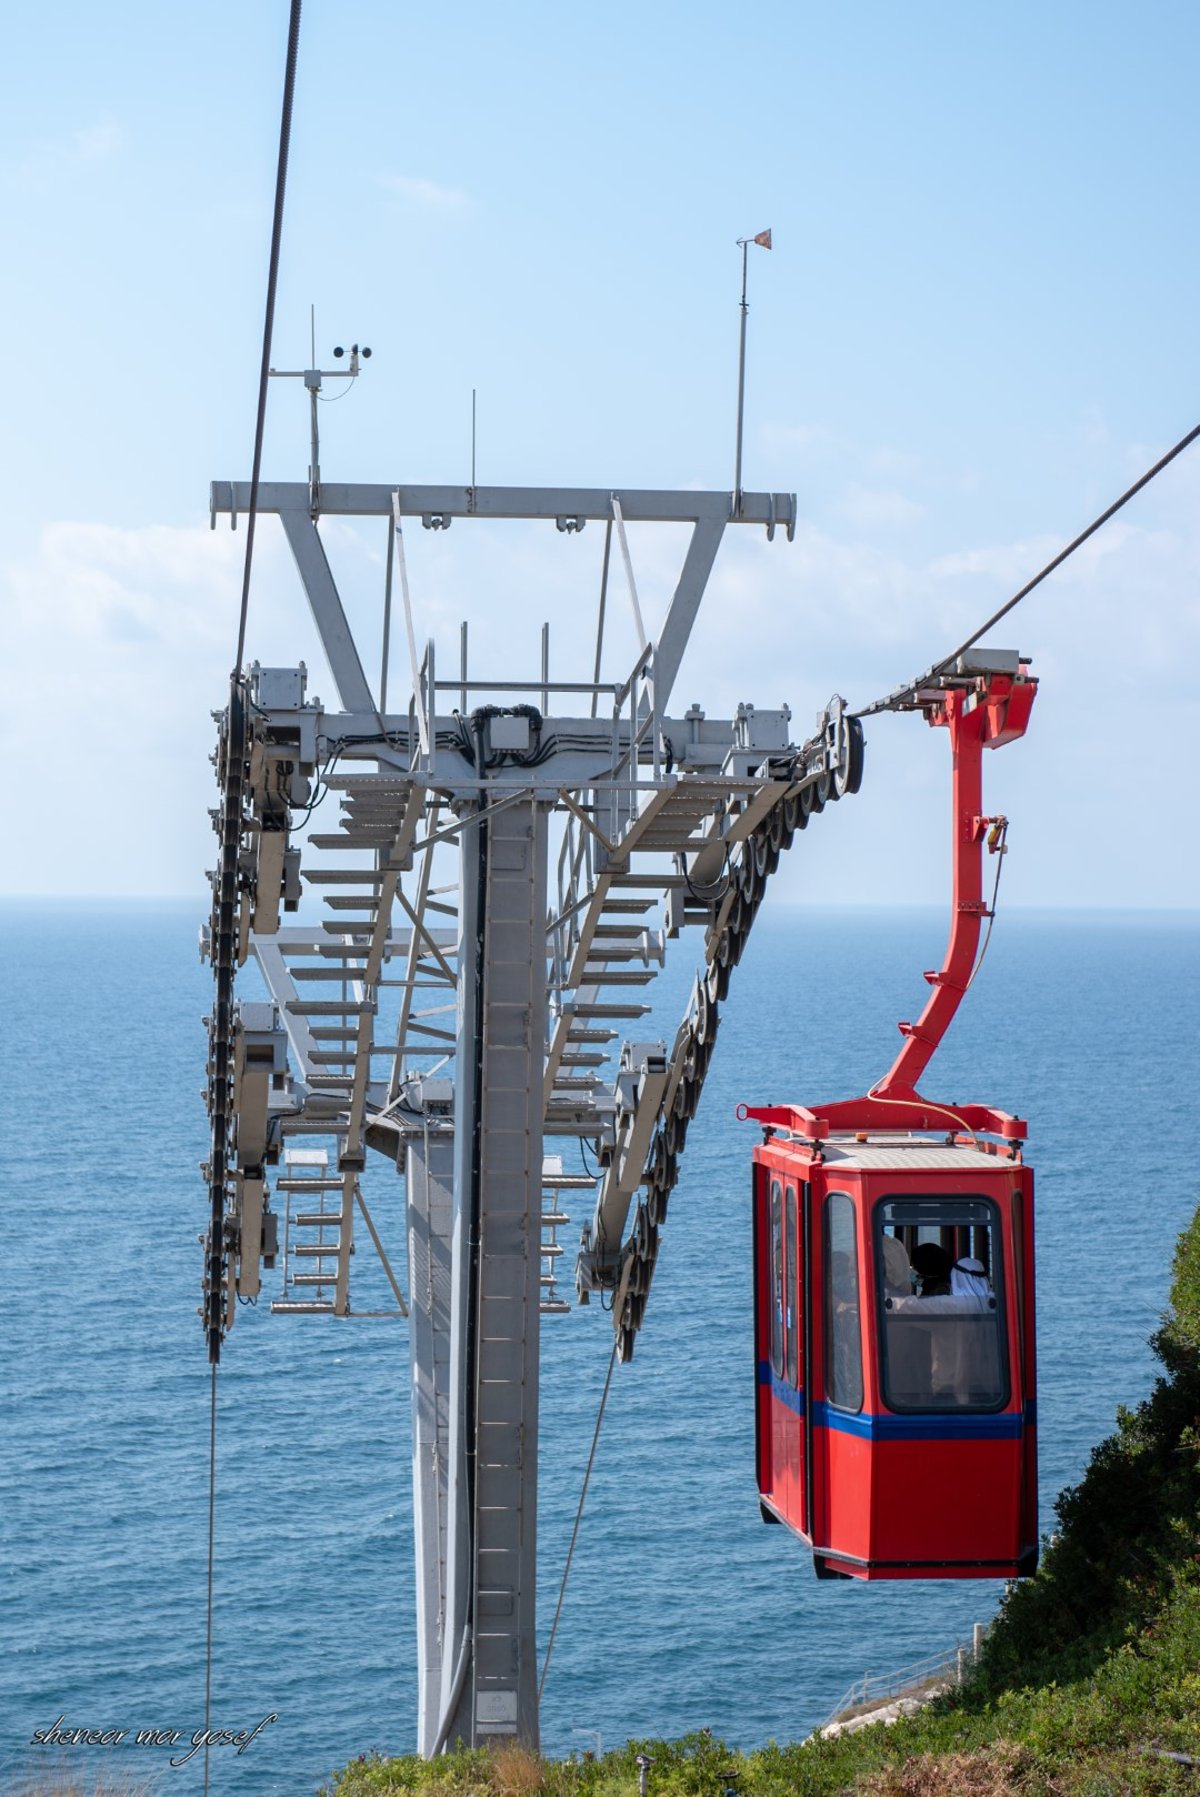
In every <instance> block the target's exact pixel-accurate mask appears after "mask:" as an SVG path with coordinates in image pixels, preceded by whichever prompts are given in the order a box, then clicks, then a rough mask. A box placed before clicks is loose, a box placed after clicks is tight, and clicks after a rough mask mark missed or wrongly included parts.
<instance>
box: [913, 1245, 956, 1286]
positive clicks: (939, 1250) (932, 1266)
mask: <svg viewBox="0 0 1200 1797" xmlns="http://www.w3.org/2000/svg"><path fill="white" fill-rule="evenodd" d="M912 1264H913V1268H914V1271H915V1272H916V1273H917V1274H919V1276H920V1280H921V1292H920V1295H921V1297H922V1298H948V1297H949V1296H950V1290H951V1286H950V1275H951V1266H952V1263H951V1260H950V1256H949V1254H948V1253H947V1251H946V1249H945V1248H943V1247H942V1245H941V1243H940V1242H918V1243H917V1245H916V1247H915V1248H914V1249H913V1257H912Z"/></svg>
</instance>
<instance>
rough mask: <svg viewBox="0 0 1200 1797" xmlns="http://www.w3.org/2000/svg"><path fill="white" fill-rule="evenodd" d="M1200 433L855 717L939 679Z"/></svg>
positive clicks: (1197, 431) (1199, 433)
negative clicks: (973, 626) (968, 629)
mask: <svg viewBox="0 0 1200 1797" xmlns="http://www.w3.org/2000/svg"><path fill="white" fill-rule="evenodd" d="M1197 437H1200V424H1197V425H1196V426H1195V427H1194V428H1193V429H1192V430H1190V431H1189V432H1188V434H1187V436H1186V437H1181V438H1180V439H1179V441H1178V443H1176V444H1175V445H1174V447H1173V448H1171V449H1168V451H1167V453H1166V455H1164V456H1161V457H1160V458H1159V460H1158V461H1157V462H1155V464H1154V466H1153V467H1152V468H1147V470H1146V472H1145V473H1144V474H1143V475H1141V476H1140V477H1139V478H1138V479H1137V480H1135V481H1134V483H1133V485H1132V486H1131V487H1128V488H1126V490H1125V492H1124V493H1122V494H1121V497H1120V498H1119V499H1116V500H1114V501H1113V503H1112V505H1110V506H1109V507H1108V508H1107V509H1106V510H1105V511H1103V512H1101V514H1100V516H1099V517H1098V518H1093V520H1092V522H1091V523H1090V524H1089V525H1088V527H1087V529H1086V530H1081V531H1080V533H1079V535H1078V536H1077V537H1072V539H1071V541H1070V542H1069V543H1068V544H1067V546H1066V548H1065V549H1060V550H1059V552H1058V554H1057V555H1056V556H1055V557H1054V558H1053V560H1052V561H1048V562H1047V563H1046V566H1045V567H1044V568H1043V569H1042V570H1041V572H1040V573H1038V574H1035V575H1034V577H1033V579H1032V580H1027V581H1026V583H1025V585H1024V586H1023V587H1022V588H1021V589H1020V591H1019V592H1017V593H1014V594H1013V596H1012V598H1011V599H1007V600H1005V602H1004V604H1003V605H1002V606H1001V607H1000V608H999V610H998V611H994V612H993V613H992V615H991V617H990V618H988V619H987V620H986V622H985V623H983V624H981V625H980V626H979V628H978V630H975V631H972V633H971V635H970V636H969V637H967V639H966V641H965V642H962V643H960V644H959V645H958V648H957V649H952V650H951V651H950V653H949V655H944V656H943V657H942V659H941V660H940V661H935V662H934V664H933V666H932V667H931V668H930V669H929V670H928V671H927V672H926V673H924V674H922V675H920V677H919V678H918V679H916V680H913V681H910V682H909V683H908V684H907V685H906V686H899V687H897V688H896V689H895V691H894V692H890V693H888V694H887V695H886V697H884V698H882V699H875V700H873V701H872V703H871V704H870V705H864V706H862V707H861V709H860V710H858V711H856V712H855V713H854V714H853V715H854V716H855V717H859V718H863V717H869V716H870V715H871V714H872V713H873V712H876V711H892V710H895V709H896V708H897V707H898V706H901V705H904V704H906V703H908V702H909V701H911V699H912V698H913V695H914V694H915V693H916V692H917V691H918V689H919V688H920V687H922V686H924V685H925V684H926V682H927V681H930V680H936V679H937V677H938V675H939V674H944V673H946V672H947V671H948V670H949V669H950V668H952V667H953V665H954V663H955V662H956V661H957V660H958V658H959V656H960V655H965V654H966V652H967V650H968V649H972V648H974V646H975V644H976V643H977V642H978V641H979V639H980V637H981V636H985V635H986V634H987V632H988V631H989V630H990V629H991V628H992V626H993V624H998V623H999V622H1000V620H1001V618H1003V617H1007V615H1008V613H1009V612H1010V611H1012V609H1013V607H1014V606H1017V605H1019V604H1020V603H1021V601H1022V599H1025V598H1027V597H1028V596H1029V594H1030V593H1032V592H1033V589H1034V588H1035V587H1038V586H1040V585H1041V584H1042V582H1043V580H1045V579H1046V577H1047V576H1048V575H1050V574H1053V573H1054V571H1055V569H1056V568H1061V567H1062V565H1063V563H1064V562H1065V561H1066V560H1067V558H1068V557H1069V556H1072V555H1074V553H1075V551H1076V550H1077V549H1080V548H1082V546H1083V544H1084V543H1086V542H1087V540H1088V538H1089V537H1091V536H1094V535H1095V534H1096V532H1097V531H1098V530H1099V529H1100V527H1101V525H1104V524H1107V523H1108V521H1109V519H1110V518H1115V517H1116V515H1117V513H1118V512H1119V511H1120V510H1121V507H1122V506H1124V505H1128V503H1129V501H1130V500H1131V499H1132V498H1133V497H1134V495H1135V494H1136V493H1140V492H1141V490H1142V488H1143V487H1147V486H1149V484H1150V482H1151V481H1152V480H1153V479H1154V478H1155V476H1156V475H1159V474H1161V473H1162V471H1163V469H1164V468H1166V467H1169V466H1170V464H1171V463H1172V462H1173V461H1174V460H1175V457H1176V456H1178V455H1182V454H1183V451H1184V450H1185V449H1187V448H1188V446H1189V444H1192V443H1194V442H1195V441H1196V439H1197Z"/></svg>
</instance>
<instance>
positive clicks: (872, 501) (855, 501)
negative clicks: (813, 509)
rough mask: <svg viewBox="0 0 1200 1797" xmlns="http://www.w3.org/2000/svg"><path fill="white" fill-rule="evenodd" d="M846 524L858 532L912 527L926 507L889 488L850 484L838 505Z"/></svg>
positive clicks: (852, 482) (922, 515)
mask: <svg viewBox="0 0 1200 1797" xmlns="http://www.w3.org/2000/svg"><path fill="white" fill-rule="evenodd" d="M838 512H839V514H840V515H841V516H842V517H843V518H845V519H846V521H847V523H848V524H853V525H856V526H857V527H858V528H859V529H861V530H873V529H875V528H880V527H881V528H884V529H887V528H890V527H891V526H894V525H904V524H913V523H915V522H916V520H917V519H918V518H923V517H924V516H925V508H924V506H922V505H918V504H917V502H916V500H915V499H909V498H907V497H906V496H905V495H904V494H903V493H897V492H896V491H895V490H894V489H892V488H886V487H863V486H860V485H859V483H858V482H857V481H851V483H850V485H849V486H848V487H847V488H846V491H845V493H844V494H843V495H842V498H841V501H840V503H839V505H838Z"/></svg>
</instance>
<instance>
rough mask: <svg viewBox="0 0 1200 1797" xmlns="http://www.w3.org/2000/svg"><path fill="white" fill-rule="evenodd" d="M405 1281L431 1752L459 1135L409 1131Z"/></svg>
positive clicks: (442, 1568) (425, 1722) (424, 1696)
mask: <svg viewBox="0 0 1200 1797" xmlns="http://www.w3.org/2000/svg"><path fill="white" fill-rule="evenodd" d="M406 1171H407V1176H408V1283H409V1316H410V1321H409V1343H410V1352H411V1355H412V1417H413V1534H414V1536H415V1544H416V1590H417V1751H418V1752H419V1753H421V1754H423V1755H424V1756H425V1757H426V1758H428V1757H429V1755H430V1754H432V1752H433V1751H434V1747H435V1745H436V1741H437V1733H438V1724H439V1722H440V1720H441V1715H442V1677H441V1672H442V1643H443V1640H444V1637H445V1630H446V1511H447V1485H448V1472H449V1461H450V1259H451V1248H452V1240H453V1215H454V1136H453V1133H452V1131H451V1130H450V1129H449V1128H447V1127H445V1126H443V1127H442V1128H440V1129H436V1130H432V1129H431V1130H427V1131H426V1132H424V1133H423V1134H421V1135H414V1136H411V1137H410V1138H409V1142H408V1149H407V1155H406Z"/></svg>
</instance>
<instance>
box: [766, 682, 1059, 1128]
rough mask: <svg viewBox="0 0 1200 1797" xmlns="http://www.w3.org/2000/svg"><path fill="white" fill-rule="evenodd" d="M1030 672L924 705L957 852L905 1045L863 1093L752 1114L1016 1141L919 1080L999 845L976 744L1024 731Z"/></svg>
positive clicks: (794, 1122) (965, 974)
mask: <svg viewBox="0 0 1200 1797" xmlns="http://www.w3.org/2000/svg"><path fill="white" fill-rule="evenodd" d="M1036 693H1037V681H1036V680H1035V679H1033V678H1032V676H1031V675H1029V674H1028V672H1027V671H1026V668H1025V666H1024V664H1022V666H1021V669H1020V672H1019V673H1017V674H1015V675H1014V674H1000V673H989V674H981V675H980V676H978V677H977V678H976V679H975V680H974V681H973V682H972V683H971V684H970V685H965V686H961V687H952V688H950V689H949V690H948V691H947V692H946V693H945V694H944V695H942V696H941V697H940V698H939V699H938V701H937V702H936V703H935V704H932V705H930V706H929V707H928V708H927V710H926V713H925V715H926V718H927V720H928V722H929V723H930V724H932V725H935V726H944V727H945V728H946V729H947V730H948V732H949V735H950V749H951V757H952V774H951V808H952V819H953V832H954V834H953V844H954V861H953V875H952V884H953V892H952V903H951V914H950V938H949V941H948V942H947V944H946V953H945V957H944V959H943V962H942V965H941V968H940V969H939V970H938V971H937V972H936V973H933V972H926V974H925V978H926V980H927V981H928V982H929V984H930V986H931V987H932V991H931V992H930V995H929V998H928V1000H927V1001H926V1004H925V1009H924V1010H923V1011H922V1012H921V1015H920V1017H919V1018H918V1019H917V1021H916V1023H901V1024H900V1025H899V1026H898V1027H899V1029H900V1033H901V1035H902V1036H903V1037H904V1046H903V1047H902V1048H901V1050H900V1053H899V1054H898V1055H897V1056H896V1059H895V1061H894V1062H893V1063H892V1065H891V1067H889V1069H888V1071H887V1072H886V1073H885V1074H884V1076H883V1078H882V1079H881V1080H880V1081H879V1083H878V1085H875V1086H872V1088H871V1090H870V1091H869V1092H868V1093H866V1094H865V1096H864V1097H862V1098H852V1099H848V1100H844V1101H842V1102H839V1103H837V1104H829V1105H822V1106H821V1108H820V1111H819V1112H817V1111H811V1110H807V1109H805V1108H804V1107H803V1106H800V1105H768V1106H764V1107H761V1108H759V1107H753V1106H748V1107H745V1114H746V1116H747V1117H752V1118H754V1119H755V1120H756V1121H757V1122H760V1123H767V1124H774V1125H776V1126H777V1127H779V1128H782V1129H790V1130H792V1131H793V1132H794V1133H795V1134H797V1135H802V1136H806V1137H808V1138H809V1139H811V1140H813V1141H819V1140H821V1139H822V1138H823V1137H824V1136H827V1135H829V1134H831V1133H832V1132H833V1131H842V1130H858V1129H883V1130H908V1129H916V1130H931V1129H944V1128H945V1127H946V1125H947V1122H953V1123H954V1124H955V1125H956V1126H957V1127H958V1128H960V1129H967V1130H969V1131H972V1132H974V1131H976V1130H979V1131H982V1132H984V1133H986V1134H989V1135H998V1136H1003V1137H1005V1138H1006V1139H1008V1140H1010V1141H1020V1140H1022V1139H1023V1138H1024V1137H1025V1135H1026V1133H1027V1131H1026V1126H1025V1124H1024V1123H1023V1122H1022V1121H1021V1119H1020V1118H1019V1117H1010V1116H1009V1115H1008V1113H1007V1112H1006V1111H995V1110H992V1109H991V1108H990V1107H989V1106H987V1105H977V1104H968V1105H940V1104H933V1103H931V1102H930V1101H929V1100H928V1099H926V1098H922V1097H921V1094H920V1093H919V1092H918V1091H917V1081H918V1080H919V1079H920V1077H921V1075H922V1074H923V1073H924V1071H925V1069H926V1067H927V1066H928V1065H929V1062H930V1061H931V1059H932V1058H933V1055H934V1052H935V1051H936V1049H937V1047H938V1044H939V1043H940V1042H941V1040H942V1037H943V1036H944V1035H945V1033H946V1031H947V1030H948V1029H949V1027H950V1024H951V1023H952V1022H953V1020H954V1015H955V1013H956V1012H957V1010H958V1007H959V1005H960V1004H961V1003H962V999H963V994H964V993H965V992H966V990H967V987H968V986H969V985H970V983H971V976H972V973H973V971H974V968H975V957H976V954H977V953H978V950H979V928H980V923H981V922H982V920H983V918H985V917H986V916H987V915H988V907H987V904H986V903H985V901H984V897H983V847H984V842H985V840H986V842H987V845H988V848H989V850H990V851H991V852H993V853H995V852H999V853H1003V852H1004V840H1003V838H1004V830H1005V827H1006V823H1007V820H1006V819H1005V818H1002V817H985V816H984V814H983V751H984V749H998V748H1001V747H1002V746H1003V744H1005V743H1009V742H1015V741H1016V740H1017V738H1018V737H1021V736H1023V735H1024V734H1025V729H1026V726H1027V725H1028V723H1029V715H1030V712H1031V710H1032V709H1033V701H1034V696H1035V694H1036Z"/></svg>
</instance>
